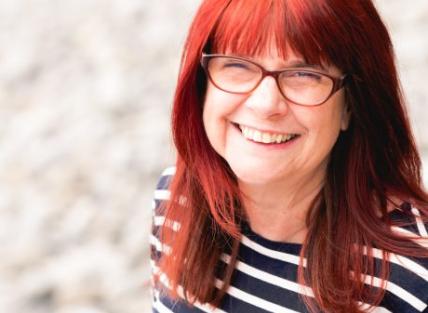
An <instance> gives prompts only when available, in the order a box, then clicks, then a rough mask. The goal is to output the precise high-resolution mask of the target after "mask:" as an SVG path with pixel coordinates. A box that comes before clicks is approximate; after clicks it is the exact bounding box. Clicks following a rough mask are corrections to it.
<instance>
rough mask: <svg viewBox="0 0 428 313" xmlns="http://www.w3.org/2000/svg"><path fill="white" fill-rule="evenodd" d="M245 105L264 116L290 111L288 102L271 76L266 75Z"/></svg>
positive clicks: (283, 113)
mask: <svg viewBox="0 0 428 313" xmlns="http://www.w3.org/2000/svg"><path fill="white" fill-rule="evenodd" d="M245 105H246V106H247V107H248V108H249V109H251V110H253V111H254V112H256V113H257V114H259V115H261V116H263V117H264V118H269V117H275V116H282V115H285V114H287V111H288V103H287V102H286V100H285V99H284V97H283V96H282V94H281V92H280V90H279V87H278V85H277V83H276V81H275V79H274V78H273V77H271V76H267V77H265V78H264V79H263V80H262V81H261V82H260V84H259V85H258V86H257V88H256V89H254V90H253V91H252V92H251V94H250V95H249V96H248V98H247V99H246V101H245Z"/></svg>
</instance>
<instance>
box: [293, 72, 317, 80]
mask: <svg viewBox="0 0 428 313" xmlns="http://www.w3.org/2000/svg"><path fill="white" fill-rule="evenodd" d="M292 76H293V77H298V78H308V79H313V80H321V78H322V76H321V75H319V74H316V73H311V72H304V71H301V72H294V73H293V75H292Z"/></svg>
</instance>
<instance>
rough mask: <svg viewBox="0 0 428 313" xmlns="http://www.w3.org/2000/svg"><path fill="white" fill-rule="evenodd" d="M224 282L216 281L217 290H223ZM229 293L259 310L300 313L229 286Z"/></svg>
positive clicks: (276, 312) (277, 312)
mask: <svg viewBox="0 0 428 313" xmlns="http://www.w3.org/2000/svg"><path fill="white" fill-rule="evenodd" d="M222 284H223V282H222V281H221V280H219V279H216V286H217V288H221V286H222ZM227 293H228V294H229V295H231V296H233V297H235V298H237V299H240V300H242V301H244V302H247V303H249V304H252V305H254V306H256V307H258V308H261V309H263V310H266V311H271V312H275V313H298V311H294V310H291V309H287V308H285V307H283V306H280V305H278V304H275V303H272V302H270V301H267V300H265V299H262V298H259V297H256V296H254V295H252V294H249V293H247V292H245V291H242V290H241V289H238V288H235V287H233V286H229V288H228V289H227Z"/></svg>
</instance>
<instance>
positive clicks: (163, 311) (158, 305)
mask: <svg viewBox="0 0 428 313" xmlns="http://www.w3.org/2000/svg"><path fill="white" fill-rule="evenodd" d="M153 307H154V308H155V309H156V310H157V311H158V312H159V313H174V312H173V311H171V310H170V309H169V308H167V307H166V306H165V305H164V304H163V303H162V302H161V301H160V300H156V301H154V302H153Z"/></svg>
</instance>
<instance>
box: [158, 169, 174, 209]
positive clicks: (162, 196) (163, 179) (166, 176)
mask: <svg viewBox="0 0 428 313" xmlns="http://www.w3.org/2000/svg"><path fill="white" fill-rule="evenodd" d="M174 174H175V166H170V167H167V168H165V169H164V170H163V171H162V173H161V175H160V177H159V179H158V182H157V184H156V189H155V191H154V195H153V209H154V210H153V211H154V214H159V213H161V212H160V210H161V207H162V203H164V202H165V201H168V200H169V199H170V196H171V192H170V190H169V187H170V185H171V180H172V177H173V176H174Z"/></svg>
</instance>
